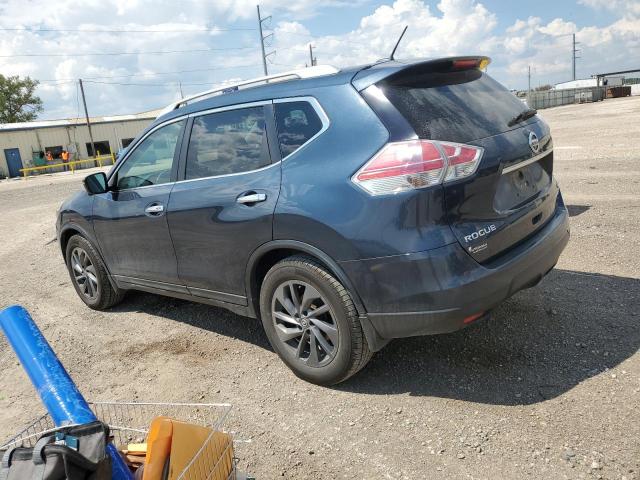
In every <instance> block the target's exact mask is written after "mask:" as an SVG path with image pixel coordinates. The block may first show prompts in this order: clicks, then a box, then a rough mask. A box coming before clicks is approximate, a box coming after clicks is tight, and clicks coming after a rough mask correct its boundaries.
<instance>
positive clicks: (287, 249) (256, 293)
mask: <svg viewBox="0 0 640 480" xmlns="http://www.w3.org/2000/svg"><path fill="white" fill-rule="evenodd" d="M300 254H303V255H308V256H309V257H311V258H313V259H314V260H316V261H317V262H319V263H320V264H321V265H322V266H324V267H325V268H326V269H327V270H328V271H329V272H330V273H331V274H332V275H334V276H335V277H336V278H337V279H338V280H339V281H340V283H342V285H344V287H345V288H346V289H347V291H348V292H349V294H350V295H351V298H352V300H353V304H354V306H355V307H356V312H357V313H358V318H359V320H360V324H361V325H362V330H363V332H364V335H365V337H366V339H367V343H368V345H369V349H370V350H371V351H372V352H377V351H378V350H380V349H381V348H382V347H384V346H385V345H386V344H387V343H389V340H390V339H385V338H382V337H381V336H380V334H379V333H378V332H377V331H376V329H375V327H374V326H373V325H372V323H371V321H370V320H369V317H368V316H367V310H366V308H365V306H364V304H363V303H362V299H361V298H360V296H359V295H358V292H357V290H356V289H355V288H354V286H353V284H352V283H351V280H349V277H347V275H346V274H345V273H344V271H343V270H342V268H340V266H339V265H338V263H337V262H336V261H335V260H333V259H332V258H331V257H330V256H329V255H327V254H326V253H325V252H323V251H322V250H320V249H319V248H317V247H314V246H313V245H309V244H307V243H304V242H300V241H297V240H273V241H271V242H268V243H265V244H263V245H261V246H260V247H258V248H257V249H256V250H255V251H254V252H253V253H252V254H251V256H250V257H249V261H248V263H247V270H246V273H245V288H246V292H247V303H248V306H247V310H248V314H249V315H250V316H253V317H255V318H259V316H260V285H261V283H262V279H263V278H264V275H265V274H266V273H267V271H269V269H270V268H271V267H272V266H273V265H275V264H276V263H277V262H279V261H280V260H282V259H284V258H287V257H290V256H293V255H300Z"/></svg>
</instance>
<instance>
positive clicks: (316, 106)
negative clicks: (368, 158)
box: [108, 96, 331, 192]
mask: <svg viewBox="0 0 640 480" xmlns="http://www.w3.org/2000/svg"><path fill="white" fill-rule="evenodd" d="M293 102H307V103H309V104H310V105H311V108H313V110H314V111H315V112H316V114H317V115H318V118H320V122H321V123H322V128H321V129H320V130H318V132H317V133H316V134H315V135H314V136H312V137H311V138H310V139H309V140H307V141H306V142H304V143H303V144H302V145H300V147H298V149H297V150H296V151H295V152H292V153H290V154H289V155H287V156H286V157H282V158H281V159H280V160H279V161H277V162H274V163H271V164H269V165H265V166H264V167H260V168H257V169H255V170H247V171H246V172H237V173H226V174H223V175H211V176H209V177H200V178H190V179H184V180H177V181H175V182H167V183H161V184H158V185H144V186H141V187H134V188H127V189H123V190H118V191H119V192H124V191H130V190H137V189H140V188H151V187H158V186H162V185H170V184H174V185H175V184H177V183H187V182H198V181H201V180H210V179H212V178H224V177H233V176H237V175H247V174H249V173H254V172H260V171H262V170H267V169H268V168H271V167H275V166H276V165H280V164H281V163H282V162H283V161H285V160H286V159H287V158H289V157H290V156H291V155H294V154H296V153H298V152H299V151H300V150H302V149H303V148H305V147H306V146H307V145H309V144H310V143H311V142H312V141H314V140H315V139H316V138H318V137H319V136H320V135H322V134H323V133H324V132H326V131H327V130H328V129H329V127H330V126H331V122H330V120H329V117H328V116H327V114H326V112H325V111H324V109H323V108H322V105H320V102H318V100H317V99H316V98H315V97H311V96H300V97H285V98H275V99H273V100H261V101H257V102H247V103H238V104H235V105H227V106H225V107H217V108H211V109H209V110H202V111H199V112H192V113H189V114H185V115H181V116H180V117H177V118H172V119H170V120H167V121H166V122H163V123H161V124H158V125H156V126H155V127H154V128H153V129H151V130H149V131H148V132H147V133H146V134H145V135H144V137H142V138H140V140H139V141H138V142H136V144H135V146H134V147H133V148H132V149H131V150H130V151H128V152H127V155H125V157H124V158H123V159H122V162H121V163H119V164H118V167H117V168H116V169H115V170H114V171H113V172H112V173H111V175H110V176H109V179H108V180H111V177H112V176H113V175H115V174H116V173H117V171H118V170H119V169H120V167H121V166H122V165H123V164H124V163H125V162H126V161H127V159H128V158H129V156H130V155H131V154H132V153H133V152H134V151H135V150H136V148H138V146H139V145H140V143H142V142H143V141H144V140H145V139H146V138H147V137H148V136H149V135H151V134H152V133H153V132H155V131H156V130H158V129H159V128H162V127H164V126H166V125H169V124H171V123H175V122H178V121H180V120H185V119H187V118H193V117H199V116H202V115H209V114H214V113H220V112H227V111H231V110H241V109H243V108H251V107H261V106H265V105H269V104H276V103H293ZM274 115H275V112H274ZM187 133H189V134H190V132H185V134H187ZM277 134H278V132H276V137H277ZM188 145H189V144H188V143H187V148H188ZM277 148H278V150H279V149H280V144H279V143H278V145H277Z"/></svg>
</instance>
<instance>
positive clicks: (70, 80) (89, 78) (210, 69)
mask: <svg viewBox="0 0 640 480" xmlns="http://www.w3.org/2000/svg"><path fill="white" fill-rule="evenodd" d="M256 67H257V65H236V66H228V67H211V68H195V69H192V70H176V71H173V72H156V73H133V74H129V75H104V76H97V77H85V78H84V81H85V82H87V81H89V80H104V79H111V78H134V77H155V76H158V75H175V74H182V73H196V72H211V71H216V70H234V69H236V68H256ZM38 81H39V82H40V83H67V82H75V79H73V78H50V79H45V80H38Z"/></svg>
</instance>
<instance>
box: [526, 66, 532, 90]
mask: <svg viewBox="0 0 640 480" xmlns="http://www.w3.org/2000/svg"><path fill="white" fill-rule="evenodd" d="M528 77H529V88H528V89H527V97H529V96H530V95H531V65H529V75H528Z"/></svg>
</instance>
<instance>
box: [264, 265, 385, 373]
mask: <svg viewBox="0 0 640 480" xmlns="http://www.w3.org/2000/svg"><path fill="white" fill-rule="evenodd" d="M260 314H261V319H262V324H263V326H264V329H265V332H266V333H267V337H268V338H269V341H270V343H271V346H272V347H273V349H274V350H275V351H276V353H277V354H278V355H279V356H280V358H281V359H282V360H283V361H284V363H286V364H287V366H288V367H289V368H290V369H291V370H292V371H293V373H295V374H296V375H297V376H298V377H300V378H302V379H304V380H306V381H308V382H311V383H315V384H318V385H334V384H336V383H340V382H343V381H344V380H346V379H347V378H349V377H351V376H352V375H354V374H355V373H357V372H358V371H359V370H361V369H362V368H363V367H364V366H365V365H366V364H367V362H368V361H369V360H370V359H371V357H372V355H373V353H372V352H371V351H370V350H369V345H368V344H367V340H366V338H365V336H364V333H363V331H362V326H361V325H360V321H359V319H358V314H357V312H356V309H355V306H354V304H353V301H352V299H351V296H350V295H349V292H348V291H347V290H346V289H345V288H344V286H343V285H342V284H341V283H340V282H339V281H338V280H337V279H336V278H335V277H334V276H333V275H332V274H331V273H329V272H328V271H327V270H326V269H325V268H324V267H323V266H322V265H320V264H319V263H318V262H316V261H314V260H313V259H311V258H309V257H305V256H294V257H289V258H286V259H284V260H281V261H280V262H278V263H277V264H276V265H274V266H273V267H272V268H271V269H270V270H269V271H268V272H267V274H266V276H265V278H264V281H263V283H262V287H261V289H260Z"/></svg>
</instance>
